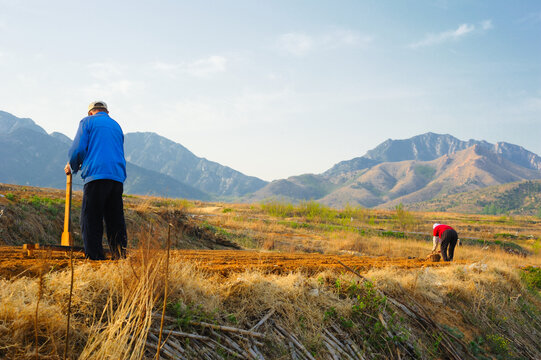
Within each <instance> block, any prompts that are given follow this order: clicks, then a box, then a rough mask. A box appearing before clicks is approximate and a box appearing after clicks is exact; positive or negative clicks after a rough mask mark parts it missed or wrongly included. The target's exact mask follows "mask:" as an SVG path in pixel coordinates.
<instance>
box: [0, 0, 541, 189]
mask: <svg viewBox="0 0 541 360" xmlns="http://www.w3.org/2000/svg"><path fill="white" fill-rule="evenodd" d="M540 39H541V2H540V1H518V2H511V1H492V0H490V1H489V0H487V1H398V0H397V1H360V0H358V1H314V0H307V1H291V0H289V1H248V0H246V1H237V0H229V1H190V2H188V1H152V2H151V1H146V2H141V1H114V2H109V1H93V2H88V1H84V2H83V1H54V0H51V1H47V2H44V1H37V0H28V1H23V0H19V1H16V0H0V81H1V86H0V110H4V111H7V112H10V113H12V114H14V115H16V116H19V117H30V118H32V119H34V120H35V121H36V122H37V123H38V124H40V125H41V126H43V127H44V128H45V129H46V130H47V131H48V132H52V131H60V132H62V133H64V134H66V135H68V136H70V137H72V138H73V136H74V135H75V132H76V129H77V125H78V122H79V120H80V119H81V118H82V117H83V116H85V112H86V106H87V105H88V103H89V102H90V101H92V100H97V99H100V100H104V101H106V102H108V104H109V107H110V111H111V116H112V117H113V118H115V119H116V120H117V121H118V122H119V123H120V124H121V126H122V127H123V129H124V131H125V132H133V131H153V132H157V133H158V134H160V135H163V136H166V137H168V138H170V139H172V140H174V141H176V142H179V143H181V144H182V145H184V146H186V147H187V148H188V149H190V150H191V151H192V152H194V153H195V154H196V155H197V156H201V157H205V158H207V159H209V160H213V161H217V162H219V163H221V164H223V165H227V166H230V167H232V168H234V169H236V170H239V171H241V172H243V173H245V174H247V175H253V176H258V177H261V178H263V179H265V180H273V179H278V178H284V177H288V176H292V175H298V174H302V173H320V172H323V171H325V170H326V169H328V168H330V167H331V166H332V165H334V164H335V163H337V162H339V161H342V160H348V159H351V158H353V157H357V156H361V155H363V154H365V152H366V151H367V150H369V149H371V148H373V147H375V146H376V145H378V144H379V143H381V142H383V141H384V140H386V139H388V138H393V139H402V138H408V137H411V136H414V135H418V134H421V133H425V132H428V131H432V132H436V133H448V134H451V135H454V136H456V137H458V138H459V139H462V140H467V139H470V138H473V139H478V140H487V141H490V142H497V141H507V142H511V143H515V144H518V145H521V146H524V147H525V148H526V149H528V150H531V151H533V152H535V153H537V154H541V140H540V139H541V40H540Z"/></svg>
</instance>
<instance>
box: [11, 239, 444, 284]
mask: <svg viewBox="0 0 541 360" xmlns="http://www.w3.org/2000/svg"><path fill="white" fill-rule="evenodd" d="M74 259H75V260H74V261H75V262H76V263H81V262H85V261H90V260H85V259H84V257H83V254H82V253H80V252H76V253H74ZM171 259H172V261H183V262H190V263H192V264H194V265H195V267H196V268H199V269H201V270H204V271H209V272H212V273H217V274H220V275H223V276H227V275H229V274H231V273H238V272H243V271H245V270H258V271H262V272H266V273H275V274H281V273H288V272H292V271H301V272H303V273H308V274H314V273H317V272H320V271H324V270H338V271H342V270H344V268H343V267H342V265H340V263H339V261H341V262H342V263H344V264H346V265H347V266H349V267H351V268H354V269H356V270H357V271H360V272H363V271H367V270H369V269H373V268H384V267H395V268H402V269H413V268H420V267H426V266H431V267H433V266H446V265H447V264H448V263H443V262H437V263H435V262H431V261H427V260H425V259H407V258H387V257H369V256H353V255H324V254H318V253H311V254H302V253H278V252H257V251H242V250H173V251H172V252H171ZM44 263H45V264H46V266H47V268H48V271H58V270H61V269H63V268H65V267H66V266H68V264H69V256H68V254H66V253H65V252H61V251H47V250H37V251H35V252H34V254H33V255H32V256H28V255H27V254H26V252H25V251H23V249H22V247H12V246H2V247H0V278H7V279H12V278H14V277H19V276H31V277H32V276H36V275H37V274H39V272H40V271H41V270H40V269H41V267H42V266H43V264H44ZM96 263H98V262H96Z"/></svg>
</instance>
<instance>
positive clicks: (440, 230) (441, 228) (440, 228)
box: [433, 224, 453, 238]
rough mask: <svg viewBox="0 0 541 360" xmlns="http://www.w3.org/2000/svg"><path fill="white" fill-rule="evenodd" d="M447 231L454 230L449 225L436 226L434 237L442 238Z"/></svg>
mask: <svg viewBox="0 0 541 360" xmlns="http://www.w3.org/2000/svg"><path fill="white" fill-rule="evenodd" d="M445 230H453V228H452V227H450V226H449V225H443V224H441V225H438V226H436V227H435V228H434V232H433V235H434V236H437V237H439V238H441V234H443V232H444V231H445Z"/></svg>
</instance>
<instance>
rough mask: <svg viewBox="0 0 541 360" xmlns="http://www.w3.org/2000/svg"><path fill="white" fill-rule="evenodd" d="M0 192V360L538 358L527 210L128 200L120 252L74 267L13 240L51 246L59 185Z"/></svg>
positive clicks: (57, 226)
mask: <svg viewBox="0 0 541 360" xmlns="http://www.w3.org/2000/svg"><path fill="white" fill-rule="evenodd" d="M0 194H1V195H3V196H2V197H0V211H1V213H2V216H0V243H1V244H2V245H3V246H2V247H0V358H7V359H63V358H68V359H152V358H156V353H157V348H158V344H161V345H162V346H161V352H160V358H163V359H389V358H391V359H419V358H420V359H538V358H541V342H540V341H539V339H540V338H541V336H540V335H541V317H540V311H541V297H540V293H539V291H540V287H541V272H540V270H539V266H540V265H541V254H540V249H541V245H540V238H541V220H539V219H537V218H534V217H509V216H504V217H502V216H500V217H497V216H487V215H464V214H453V213H428V212H427V213H422V212H408V211H405V210H404V209H402V208H401V207H397V208H396V209H394V210H392V211H383V210H369V209H360V208H346V209H343V210H341V211H336V210H332V209H329V208H326V207H323V206H320V205H319V204H317V203H312V202H306V203H302V204H300V205H297V206H294V205H291V204H280V203H266V204H252V205H246V204H226V203H201V202H190V201H185V200H176V199H163V198H153V197H135V196H126V197H125V207H126V219H127V223H128V233H129V240H130V250H129V255H128V258H127V259H125V260H121V261H103V262H90V261H87V260H84V259H83V258H82V256H81V254H79V253H74V254H73V265H71V262H70V259H69V256H68V254H66V253H63V252H55V251H46V250H39V251H35V252H34V254H32V255H30V256H29V255H28V254H26V253H25V252H23V251H22V247H21V245H22V244H23V243H41V244H46V243H55V242H56V243H58V242H59V239H60V233H61V231H62V216H63V201H62V198H63V192H62V191H57V190H50V189H37V188H30V187H20V186H11V185H0ZM80 196H81V194H80V193H76V194H75V196H74V202H75V209H74V216H73V221H74V229H77V227H78V216H77V212H78V211H79V208H78V207H79V206H80ZM435 221H438V222H442V223H448V224H449V225H452V226H453V227H454V228H456V229H457V230H458V232H459V236H460V238H461V244H462V245H461V246H459V247H457V249H456V255H455V261H454V262H452V263H442V262H436V263H435V262H430V261H428V260H426V256H427V255H428V254H429V253H430V249H431V246H432V243H431V237H430V236H429V233H430V230H431V228H432V223H434V222H435ZM169 224H171V225H172V227H171V228H170V229H171V236H170V241H171V248H172V250H171V251H170V252H168V251H167V239H168V230H169ZM74 235H75V239H76V242H80V236H79V234H78V233H75V234H74ZM72 271H73V283H72V282H71V278H72ZM71 285H73V288H72V290H71V291H70V288H71ZM162 314H163V316H162ZM68 319H69V326H68ZM162 319H163V321H162ZM162 324H163V325H162ZM67 329H69V333H67V331H66V330H67Z"/></svg>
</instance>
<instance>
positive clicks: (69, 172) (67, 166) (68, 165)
mask: <svg viewBox="0 0 541 360" xmlns="http://www.w3.org/2000/svg"><path fill="white" fill-rule="evenodd" d="M64 172H65V173H66V175H69V174H71V168H70V163H67V164H66V167H65V168H64Z"/></svg>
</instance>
